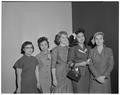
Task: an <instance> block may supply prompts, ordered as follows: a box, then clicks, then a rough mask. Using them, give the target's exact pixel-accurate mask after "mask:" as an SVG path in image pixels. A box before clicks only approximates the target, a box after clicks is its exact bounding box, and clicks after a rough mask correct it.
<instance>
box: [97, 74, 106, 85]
mask: <svg viewBox="0 0 120 95" xmlns="http://www.w3.org/2000/svg"><path fill="white" fill-rule="evenodd" d="M96 79H97V81H99V82H100V83H102V84H103V83H105V76H99V77H97V78H96Z"/></svg>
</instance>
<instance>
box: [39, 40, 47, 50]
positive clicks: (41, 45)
mask: <svg viewBox="0 0 120 95" xmlns="http://www.w3.org/2000/svg"><path fill="white" fill-rule="evenodd" d="M40 48H41V50H42V51H46V50H48V43H47V41H43V42H41V43H40Z"/></svg>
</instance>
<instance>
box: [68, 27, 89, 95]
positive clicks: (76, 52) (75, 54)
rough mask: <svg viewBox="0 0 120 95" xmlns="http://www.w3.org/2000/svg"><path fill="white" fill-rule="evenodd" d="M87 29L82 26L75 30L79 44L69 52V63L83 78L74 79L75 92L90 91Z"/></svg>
mask: <svg viewBox="0 0 120 95" xmlns="http://www.w3.org/2000/svg"><path fill="white" fill-rule="evenodd" d="M84 33H85V30H84V29H82V28H80V29H79V30H77V31H76V32H75V34H76V39H77V45H75V46H73V47H71V48H70V49H69V53H68V64H69V66H70V67H73V68H75V70H77V71H78V72H79V73H80V74H81V78H80V80H79V81H78V82H76V81H72V84H73V91H74V93H89V70H88V65H87V64H88V51H89V50H88V48H87V46H86V42H85V34H84Z"/></svg>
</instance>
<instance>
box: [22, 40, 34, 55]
mask: <svg viewBox="0 0 120 95" xmlns="http://www.w3.org/2000/svg"><path fill="white" fill-rule="evenodd" d="M27 45H32V49H33V52H34V46H33V44H32V42H31V41H25V42H24V43H23V44H22V46H21V54H25V51H24V48H25V46H27Z"/></svg>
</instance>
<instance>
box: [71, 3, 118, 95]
mask: <svg viewBox="0 0 120 95" xmlns="http://www.w3.org/2000/svg"><path fill="white" fill-rule="evenodd" d="M72 18H73V19H72V20H73V31H75V30H76V29H78V28H79V27H83V28H84V29H85V31H86V37H87V42H88V41H89V38H90V37H91V36H92V35H93V34H94V33H95V32H97V30H101V31H103V32H104V34H105V37H104V39H105V44H106V46H108V47H110V48H112V50H113V53H114V62H115V65H114V69H113V71H112V74H111V77H112V79H111V82H112V93H118V67H119V66H118V63H119V61H118V58H119V57H118V40H119V39H118V34H119V29H118V25H119V24H118V21H119V3H118V2H73V3H72Z"/></svg>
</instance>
